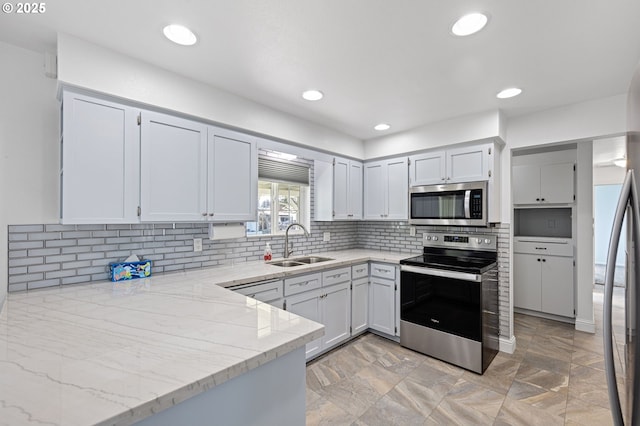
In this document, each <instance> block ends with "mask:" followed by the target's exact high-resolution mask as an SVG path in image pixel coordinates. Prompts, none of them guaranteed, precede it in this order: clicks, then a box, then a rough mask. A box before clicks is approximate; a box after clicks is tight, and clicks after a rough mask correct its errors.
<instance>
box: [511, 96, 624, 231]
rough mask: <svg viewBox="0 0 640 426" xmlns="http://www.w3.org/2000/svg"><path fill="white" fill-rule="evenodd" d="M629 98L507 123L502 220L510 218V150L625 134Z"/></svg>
mask: <svg viewBox="0 0 640 426" xmlns="http://www.w3.org/2000/svg"><path fill="white" fill-rule="evenodd" d="M626 102H627V100H626V95H625V94H622V95H618V96H612V97H608V98H603V99H597V100H593V101H588V102H582V103H578V104H571V105H565V106H562V107H559V108H553V109H549V110H545V111H540V112H537V113H533V114H527V115H522V116H518V117H511V118H509V120H508V121H507V130H506V132H507V135H506V142H507V145H506V147H505V149H504V150H503V152H502V158H501V160H502V164H501V169H502V170H503V176H504V177H505V178H504V179H503V181H502V217H503V219H504V220H505V221H507V220H510V219H509V218H510V217H511V213H510V209H511V179H510V178H507V177H508V176H510V170H511V150H513V149H518V148H525V147H533V146H538V145H547V144H557V143H562V142H569V141H573V142H576V141H577V142H578V143H580V142H586V141H588V142H590V141H592V140H593V139H597V138H601V137H604V136H612V135H621V134H623V133H624V132H625V131H626V123H625V121H626V111H625V110H626Z"/></svg>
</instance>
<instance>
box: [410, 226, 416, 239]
mask: <svg viewBox="0 0 640 426" xmlns="http://www.w3.org/2000/svg"><path fill="white" fill-rule="evenodd" d="M409 236H411V237H415V236H416V227H415V226H410V227H409Z"/></svg>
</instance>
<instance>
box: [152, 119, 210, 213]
mask: <svg viewBox="0 0 640 426" xmlns="http://www.w3.org/2000/svg"><path fill="white" fill-rule="evenodd" d="M140 168H141V185H140V188H141V219H142V220H143V221H169V222H173V221H176V222H177V221H189V222H195V221H202V220H205V219H206V218H207V216H208V212H207V126H206V125H205V124H202V123H198V122H195V121H191V120H185V119H182V118H177V117H173V116H170V115H166V114H160V113H156V112H150V111H143V113H142V128H141V161H140Z"/></svg>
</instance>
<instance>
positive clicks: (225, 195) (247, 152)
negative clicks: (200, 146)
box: [207, 127, 258, 222]
mask: <svg viewBox="0 0 640 426" xmlns="http://www.w3.org/2000/svg"><path fill="white" fill-rule="evenodd" d="M208 176H209V179H208V180H209V182H208V190H207V192H208V202H207V204H208V209H207V212H208V214H209V219H210V220H214V221H225V222H230V221H231V222H242V221H251V220H256V217H257V212H256V206H257V201H258V200H257V198H258V195H257V191H258V154H257V149H256V143H255V141H254V140H253V139H252V138H250V137H249V136H246V135H243V134H240V133H237V132H231V131H228V130H224V129H219V128H215V127H210V128H209V166H208Z"/></svg>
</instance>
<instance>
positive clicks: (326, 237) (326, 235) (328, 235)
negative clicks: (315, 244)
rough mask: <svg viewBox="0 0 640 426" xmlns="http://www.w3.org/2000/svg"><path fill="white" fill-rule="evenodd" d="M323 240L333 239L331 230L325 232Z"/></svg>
mask: <svg viewBox="0 0 640 426" xmlns="http://www.w3.org/2000/svg"><path fill="white" fill-rule="evenodd" d="M322 241H324V242H327V241H331V232H323V233H322Z"/></svg>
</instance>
